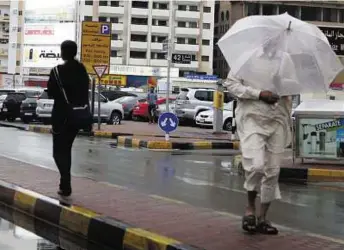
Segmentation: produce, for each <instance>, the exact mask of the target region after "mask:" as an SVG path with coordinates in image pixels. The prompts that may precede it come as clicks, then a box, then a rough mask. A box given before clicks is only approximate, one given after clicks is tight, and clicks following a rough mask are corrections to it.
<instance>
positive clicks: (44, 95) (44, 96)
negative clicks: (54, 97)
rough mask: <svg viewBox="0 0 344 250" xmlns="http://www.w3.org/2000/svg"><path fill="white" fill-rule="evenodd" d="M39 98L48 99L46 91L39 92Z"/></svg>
mask: <svg viewBox="0 0 344 250" xmlns="http://www.w3.org/2000/svg"><path fill="white" fill-rule="evenodd" d="M39 99H49V96H48V92H47V91H43V93H42V94H41V96H40V97H39Z"/></svg>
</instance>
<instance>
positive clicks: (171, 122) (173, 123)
mask: <svg viewBox="0 0 344 250" xmlns="http://www.w3.org/2000/svg"><path fill="white" fill-rule="evenodd" d="M169 120H170V125H171V127H173V128H175V127H176V126H177V123H175V122H174V121H173V120H172V118H170V119H169Z"/></svg>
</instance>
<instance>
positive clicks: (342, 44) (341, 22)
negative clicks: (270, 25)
mask: <svg viewBox="0 0 344 250" xmlns="http://www.w3.org/2000/svg"><path fill="white" fill-rule="evenodd" d="M285 12H288V13H289V14H290V15H292V16H294V17H297V18H299V19H301V20H304V21H307V22H310V23H313V24H315V25H317V26H318V27H319V28H320V29H321V30H322V31H323V32H324V33H325V34H328V39H329V42H330V43H331V45H332V48H333V50H334V51H335V52H336V53H337V55H338V56H339V58H340V60H341V61H342V62H343V61H344V60H343V59H344V57H343V56H344V38H341V37H340V38H339V39H333V38H331V37H330V34H331V33H332V32H334V33H336V32H340V33H342V34H343V35H344V1H216V4H215V18H214V23H215V28H214V44H215V46H214V60H213V68H214V74H216V75H218V76H219V77H221V78H226V77H227V75H228V72H229V67H228V65H227V63H226V61H225V59H224V58H223V56H222V54H221V51H220V50H219V48H218V46H216V43H217V41H218V40H219V39H220V38H221V37H222V36H223V35H224V34H225V33H226V32H227V30H228V29H229V28H230V27H231V26H232V25H233V24H234V23H235V22H236V21H237V20H239V19H241V18H243V17H246V16H251V15H276V14H283V13H285ZM341 78H343V77H341Z"/></svg>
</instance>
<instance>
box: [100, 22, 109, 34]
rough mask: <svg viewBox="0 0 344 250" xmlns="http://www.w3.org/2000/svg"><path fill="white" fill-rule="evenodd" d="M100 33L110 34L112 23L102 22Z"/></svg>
mask: <svg viewBox="0 0 344 250" xmlns="http://www.w3.org/2000/svg"><path fill="white" fill-rule="evenodd" d="M100 34H102V35H109V34H110V25H109V24H102V26H101V30H100Z"/></svg>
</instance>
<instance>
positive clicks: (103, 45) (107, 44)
mask: <svg viewBox="0 0 344 250" xmlns="http://www.w3.org/2000/svg"><path fill="white" fill-rule="evenodd" d="M110 50H111V23H106V22H85V21H84V22H82V37H81V62H82V63H83V64H84V65H85V67H86V70H87V72H88V73H89V74H95V72H94V70H93V66H94V65H108V68H107V70H106V73H108V72H109V65H110Z"/></svg>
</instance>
